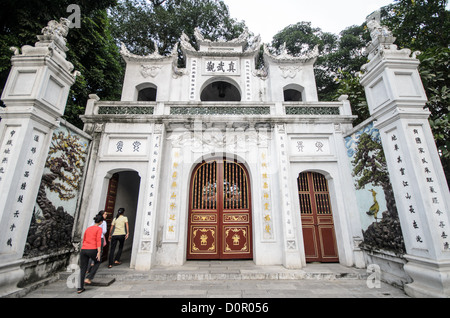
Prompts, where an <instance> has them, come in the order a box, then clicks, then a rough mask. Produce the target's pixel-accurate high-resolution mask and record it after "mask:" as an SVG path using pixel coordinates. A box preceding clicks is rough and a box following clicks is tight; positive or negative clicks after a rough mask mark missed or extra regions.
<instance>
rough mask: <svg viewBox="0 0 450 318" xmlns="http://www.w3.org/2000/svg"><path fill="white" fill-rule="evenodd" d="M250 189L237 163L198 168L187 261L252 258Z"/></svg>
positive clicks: (193, 185) (218, 162) (211, 163)
mask: <svg viewBox="0 0 450 318" xmlns="http://www.w3.org/2000/svg"><path fill="white" fill-rule="evenodd" d="M250 200H251V198H250V186H249V180H248V174H247V171H246V170H245V168H244V167H243V166H242V165H241V164H239V163H236V162H234V161H229V160H211V161H208V162H203V163H201V164H200V165H198V166H197V167H196V168H195V169H194V172H193V176H192V180H191V189H190V203H189V225H188V227H189V228H188V252H187V259H251V258H252V255H253V252H252V242H251V237H252V236H251V230H252V229H251V208H250V204H251V202H250Z"/></svg>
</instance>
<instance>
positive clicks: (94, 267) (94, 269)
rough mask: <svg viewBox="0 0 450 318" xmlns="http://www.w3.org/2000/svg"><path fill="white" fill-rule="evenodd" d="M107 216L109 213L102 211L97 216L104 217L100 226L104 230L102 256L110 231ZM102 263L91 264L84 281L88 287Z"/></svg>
mask: <svg viewBox="0 0 450 318" xmlns="http://www.w3.org/2000/svg"><path fill="white" fill-rule="evenodd" d="M107 214H108V213H107V212H106V211H104V210H100V212H98V214H97V216H98V215H100V216H102V217H103V222H102V223H101V224H100V225H99V226H100V227H101V228H102V247H101V253H102V254H103V247H105V245H106V238H105V234H106V231H107V230H108V225H107V224H106V217H107ZM93 225H95V221H93V222H92V224H91V226H93ZM100 263H101V261H100V262H94V261H91V262H89V266H88V270H87V273H86V279H85V280H84V283H85V284H86V285H90V284H92V280H93V279H94V276H95V274H96V273H97V270H98V267H99V266H100Z"/></svg>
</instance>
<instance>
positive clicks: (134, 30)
mask: <svg viewBox="0 0 450 318" xmlns="http://www.w3.org/2000/svg"><path fill="white" fill-rule="evenodd" d="M110 18H111V23H112V33H113V36H114V38H115V39H116V41H117V42H118V43H117V44H119V43H120V42H123V43H124V44H125V45H126V46H127V48H128V49H129V50H130V51H131V52H133V53H135V54H140V55H146V54H149V53H153V51H154V47H155V44H156V45H157V47H158V50H159V52H160V54H163V55H164V54H168V53H170V52H171V51H172V49H173V47H174V45H175V44H176V43H177V42H178V41H179V39H180V37H181V35H182V33H183V32H184V33H186V35H188V36H189V37H190V38H191V40H192V41H193V44H194V45H196V43H195V39H194V37H193V35H194V30H195V28H196V27H198V28H200V30H201V32H202V34H203V35H204V36H205V38H209V39H211V40H218V39H225V40H231V39H233V38H236V37H238V36H239V35H240V34H241V33H242V32H243V30H244V27H245V23H244V22H238V21H236V20H235V19H232V18H231V17H230V14H229V11H228V7H227V6H226V5H225V3H224V2H223V1H221V0H204V1H196V0H166V1H162V0H159V1H150V2H149V1H145V0H122V1H120V2H119V4H118V5H117V6H116V7H114V8H112V9H111V10H110Z"/></svg>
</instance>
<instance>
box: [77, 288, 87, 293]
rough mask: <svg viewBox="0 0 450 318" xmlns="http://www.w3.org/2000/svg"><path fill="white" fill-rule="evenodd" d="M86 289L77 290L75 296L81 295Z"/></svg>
mask: <svg viewBox="0 0 450 318" xmlns="http://www.w3.org/2000/svg"><path fill="white" fill-rule="evenodd" d="M85 290H86V289H84V288H78V290H77V294H81V293H82V292H84V291H85Z"/></svg>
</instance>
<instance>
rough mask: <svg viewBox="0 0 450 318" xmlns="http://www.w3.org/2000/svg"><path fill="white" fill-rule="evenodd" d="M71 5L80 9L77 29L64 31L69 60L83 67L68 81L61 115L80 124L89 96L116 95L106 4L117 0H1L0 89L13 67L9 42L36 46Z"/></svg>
mask: <svg viewBox="0 0 450 318" xmlns="http://www.w3.org/2000/svg"><path fill="white" fill-rule="evenodd" d="M70 4H77V5H79V7H80V11H81V26H80V28H71V29H70V31H69V34H68V36H67V42H68V47H69V51H68V52H67V60H68V61H70V62H71V63H72V64H73V65H74V68H75V70H78V71H80V72H81V76H79V77H78V78H77V81H76V83H75V84H74V85H73V86H72V88H71V91H70V94H69V98H68V102H67V107H66V113H65V118H66V119H67V120H68V121H69V122H71V123H72V124H75V125H76V126H78V127H82V122H81V121H80V120H79V118H78V116H79V115H80V114H82V113H84V108H85V105H86V101H87V98H88V95H89V94H91V93H97V94H98V95H99V96H100V97H101V98H111V99H113V98H118V97H119V96H120V91H121V82H122V73H123V71H122V67H121V65H120V63H119V61H120V55H119V50H118V48H117V47H116V46H115V43H114V41H113V38H112V37H111V34H110V32H109V21H108V16H107V12H106V9H107V8H109V7H110V6H113V5H115V4H116V0H99V1H88V0H80V1H73V0H58V1H55V0H39V1H38V0H26V1H25V0H5V1H2V10H0V88H1V89H2V90H3V87H4V85H5V82H6V79H7V77H8V74H9V70H10V68H11V62H10V59H11V56H12V52H11V51H10V49H9V48H10V47H11V46H16V47H22V46H23V45H34V43H35V42H37V39H36V35H38V34H40V33H41V30H42V28H43V27H45V26H46V25H47V23H48V21H50V20H58V21H59V19H60V18H61V17H69V16H70V14H71V13H72V12H70V11H69V12H68V11H67V7H68V6H69V5H70Z"/></svg>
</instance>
